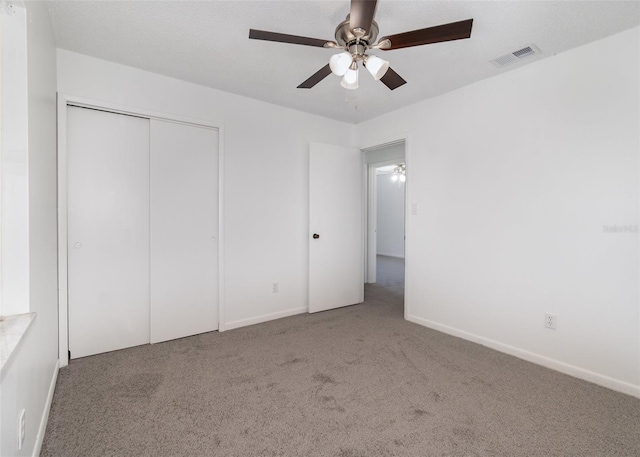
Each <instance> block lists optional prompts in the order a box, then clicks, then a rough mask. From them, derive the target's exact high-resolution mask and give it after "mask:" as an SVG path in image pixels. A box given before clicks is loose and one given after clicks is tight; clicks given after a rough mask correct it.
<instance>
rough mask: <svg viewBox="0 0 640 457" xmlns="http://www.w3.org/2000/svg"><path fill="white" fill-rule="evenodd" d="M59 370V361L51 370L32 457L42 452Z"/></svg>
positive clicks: (36, 456)
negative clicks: (49, 382) (51, 373)
mask: <svg viewBox="0 0 640 457" xmlns="http://www.w3.org/2000/svg"><path fill="white" fill-rule="evenodd" d="M59 369H60V360H56V366H55V367H54V368H53V376H52V377H51V384H50V385H49V393H48V394H47V399H46V401H45V403H44V411H43V412H42V418H40V427H39V428H38V435H36V445H35V446H34V447H33V457H38V456H39V455H40V451H41V450H42V443H43V441H44V433H45V432H46V431H47V421H48V420H49V411H51V402H52V401H53V393H54V391H55V390H56V381H57V379H58V370H59Z"/></svg>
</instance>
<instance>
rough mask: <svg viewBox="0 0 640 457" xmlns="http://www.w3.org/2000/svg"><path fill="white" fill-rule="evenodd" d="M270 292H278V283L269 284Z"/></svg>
mask: <svg viewBox="0 0 640 457" xmlns="http://www.w3.org/2000/svg"><path fill="white" fill-rule="evenodd" d="M271 293H273V294H277V293H278V283H277V282H274V283H273V284H272V285H271Z"/></svg>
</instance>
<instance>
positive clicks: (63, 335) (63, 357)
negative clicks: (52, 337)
mask: <svg viewBox="0 0 640 457" xmlns="http://www.w3.org/2000/svg"><path fill="white" fill-rule="evenodd" d="M57 96H58V101H57V111H58V113H57V114H58V127H57V131H58V160H57V168H58V170H57V171H58V195H57V201H58V359H59V361H60V367H64V366H67V365H68V364H69V301H68V299H69V291H68V270H67V268H68V255H67V248H68V239H67V235H68V234H67V228H68V204H67V197H68V194H67V184H68V175H67V163H68V151H67V107H68V106H75V107H79V108H89V109H95V110H100V111H107V112H110V113H115V114H124V115H130V116H137V117H143V118H147V119H159V120H163V121H170V122H176V123H181V124H189V125H196V126H201V127H208V128H215V129H217V130H218V331H220V332H222V331H224V330H226V327H225V320H224V315H225V313H224V296H225V294H224V220H223V218H224V124H223V123H222V122H217V121H210V120H204V119H196V118H190V117H186V116H178V115H173V114H167V113H162V112H158V111H153V110H149V109H146V108H139V107H132V106H126V105H120V104H117V103H110V102H105V101H102V100H93V99H89V98H84V97H76V96H73V95H68V94H64V93H60V92H58V94H57Z"/></svg>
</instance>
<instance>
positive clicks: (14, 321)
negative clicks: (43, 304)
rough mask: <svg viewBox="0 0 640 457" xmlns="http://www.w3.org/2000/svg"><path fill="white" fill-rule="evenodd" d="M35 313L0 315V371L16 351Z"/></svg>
mask: <svg viewBox="0 0 640 457" xmlns="http://www.w3.org/2000/svg"><path fill="white" fill-rule="evenodd" d="M35 318H36V313H27V314H16V315H13V316H2V317H0V371H2V370H3V369H4V366H5V365H6V364H7V362H8V361H9V360H10V359H11V356H12V355H13V354H14V353H15V352H16V349H17V348H18V346H20V342H21V341H22V340H23V338H24V336H25V335H26V333H27V330H29V327H30V326H31V323H32V322H33V320H34V319H35Z"/></svg>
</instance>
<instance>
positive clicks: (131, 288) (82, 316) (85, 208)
mask: <svg viewBox="0 0 640 457" xmlns="http://www.w3.org/2000/svg"><path fill="white" fill-rule="evenodd" d="M67 110H68V111H67V173H68V178H67V202H68V211H67V214H68V229H67V237H68V312H69V314H68V318H69V351H70V353H71V357H72V358H78V357H84V356H87V355H92V354H98V353H102V352H107V351H113V350H117V349H122V348H126V347H131V346H137V345H141V344H146V343H157V342H161V341H166V340H170V339H174V338H181V337H185V336H189V335H194V334H198V333H203V332H208V331H212V330H217V328H218V244H217V231H218V131H217V130H216V129H214V128H210V127H204V126H199V125H194V124H186V123H178V122H173V121H167V120H160V119H149V118H144V117H136V116H130V115H125V114H117V113H112V112H107V111H99V110H95V109H87V108H81V107H75V106H69V107H68V108H67Z"/></svg>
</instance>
